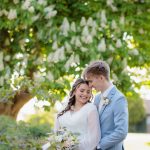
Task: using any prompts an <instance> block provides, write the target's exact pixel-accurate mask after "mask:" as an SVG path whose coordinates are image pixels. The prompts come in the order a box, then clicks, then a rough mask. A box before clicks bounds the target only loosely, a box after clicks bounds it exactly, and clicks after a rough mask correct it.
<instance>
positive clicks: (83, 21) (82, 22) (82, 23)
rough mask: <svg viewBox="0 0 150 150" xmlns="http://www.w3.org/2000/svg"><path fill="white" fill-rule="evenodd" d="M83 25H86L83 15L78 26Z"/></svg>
mask: <svg viewBox="0 0 150 150" xmlns="http://www.w3.org/2000/svg"><path fill="white" fill-rule="evenodd" d="M85 25H86V19H85V17H82V18H81V21H80V26H81V27H82V26H85Z"/></svg>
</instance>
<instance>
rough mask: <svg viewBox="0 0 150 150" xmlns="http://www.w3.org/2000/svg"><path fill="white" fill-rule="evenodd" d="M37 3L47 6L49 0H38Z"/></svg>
mask: <svg viewBox="0 0 150 150" xmlns="http://www.w3.org/2000/svg"><path fill="white" fill-rule="evenodd" d="M37 3H38V4H39V5H44V6H45V5H46V4H47V1H46V0H38V1H37Z"/></svg>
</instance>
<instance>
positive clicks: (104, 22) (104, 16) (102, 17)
mask: <svg viewBox="0 0 150 150" xmlns="http://www.w3.org/2000/svg"><path fill="white" fill-rule="evenodd" d="M106 23H107V18H106V12H105V10H102V12H101V27H105V26H106Z"/></svg>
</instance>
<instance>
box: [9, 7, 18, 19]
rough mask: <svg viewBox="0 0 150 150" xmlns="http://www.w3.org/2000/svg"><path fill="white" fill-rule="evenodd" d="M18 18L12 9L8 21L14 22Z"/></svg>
mask: <svg viewBox="0 0 150 150" xmlns="http://www.w3.org/2000/svg"><path fill="white" fill-rule="evenodd" d="M16 18H17V12H16V10H15V9H10V10H9V13H8V19H9V20H13V19H16Z"/></svg>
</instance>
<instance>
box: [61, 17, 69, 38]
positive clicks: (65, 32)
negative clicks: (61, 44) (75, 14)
mask: <svg viewBox="0 0 150 150" xmlns="http://www.w3.org/2000/svg"><path fill="white" fill-rule="evenodd" d="M60 29H61V31H62V33H63V35H64V36H68V31H69V29H70V24H69V21H68V19H67V18H66V17H65V18H64V20H63V23H62V25H61V27H60Z"/></svg>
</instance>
